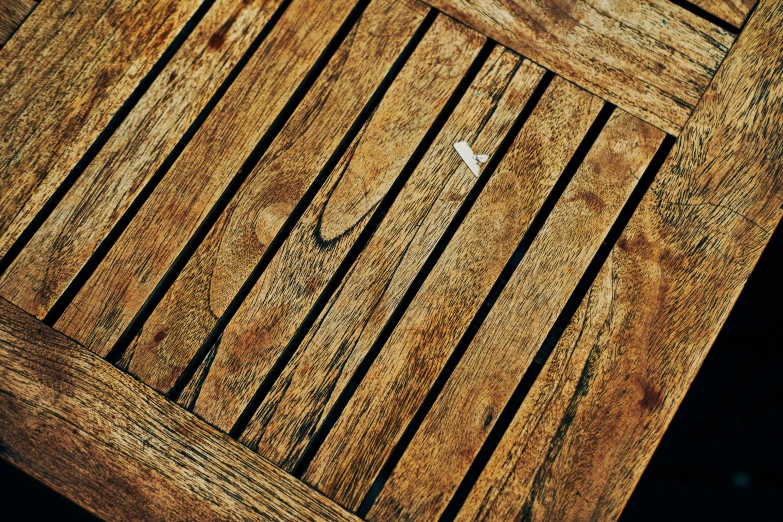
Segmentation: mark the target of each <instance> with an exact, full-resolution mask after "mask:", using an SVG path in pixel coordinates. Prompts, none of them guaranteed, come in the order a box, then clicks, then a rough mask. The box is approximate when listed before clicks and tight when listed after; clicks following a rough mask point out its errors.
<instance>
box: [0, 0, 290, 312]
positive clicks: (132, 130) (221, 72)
mask: <svg viewBox="0 0 783 522" xmlns="http://www.w3.org/2000/svg"><path fill="white" fill-rule="evenodd" d="M280 3H281V0H274V1H270V2H247V1H246V0H219V1H217V2H216V3H215V4H214V5H213V6H212V7H211V8H210V10H209V11H208V12H207V14H206V15H205V17H204V19H203V20H202V21H201V22H200V23H199V24H198V26H197V27H196V28H195V30H194V31H193V33H192V34H191V35H190V37H189V38H188V40H187V41H185V42H184V44H183V45H182V47H181V48H180V49H179V51H178V52H177V54H176V55H175V56H174V57H173V58H172V60H171V61H170V62H169V63H168V65H167V66H166V67H165V68H164V69H163V70H162V71H161V73H160V74H159V76H158V77H157V79H156V80H155V82H153V84H152V85H151V86H150V88H149V90H148V91H147V92H146V93H145V94H144V96H143V97H142V98H141V99H140V100H139V102H138V103H137V104H136V106H135V107H134V109H133V110H132V111H131V112H130V114H129V115H128V116H127V117H126V118H125V120H124V121H123V122H122V124H121V125H120V126H119V128H118V129H117V130H116V131H115V133H114V134H113V135H112V137H111V138H110V139H109V141H108V142H107V143H106V144H105V145H104V146H103V148H102V149H101V150H100V152H99V153H98V155H97V156H96V157H95V158H94V159H93V160H92V162H91V163H90V165H89V166H88V167H87V169H86V170H85V171H84V172H83V173H82V174H81V176H79V179H78V180H77V181H76V183H75V184H74V186H73V187H72V188H71V189H70V190H69V191H68V193H67V194H66V196H65V198H64V199H63V200H62V201H61V202H60V204H59V205H58V206H57V207H56V208H55V210H54V211H53V212H52V214H51V215H50V216H49V218H48V219H47V220H46V221H45V222H44V223H43V225H42V226H41V228H40V229H39V230H38V231H37V232H36V234H35V235H34V236H33V237H32V239H31V240H30V242H29V243H28V244H27V246H26V247H25V248H24V249H23V250H22V251H21V253H20V254H19V256H18V257H17V258H16V260H15V261H14V263H13V264H12V265H11V266H10V267H9V268H8V270H7V271H6V272H5V273H4V274H3V276H2V278H0V295H1V296H2V297H4V298H6V299H8V300H9V301H11V302H12V303H14V304H15V305H17V306H19V307H20V308H23V309H24V310H26V311H27V312H29V313H31V314H33V315H35V316H36V317H38V318H39V319H43V318H44V316H45V315H46V314H47V312H49V310H50V309H51V307H52V305H53V304H54V303H55V302H56V300H57V299H58V298H59V297H60V296H61V295H62V294H63V292H64V291H65V289H66V288H67V287H68V285H69V284H70V283H71V281H72V280H73V278H74V276H75V275H76V274H77V273H78V272H79V270H80V269H81V268H82V267H83V266H84V263H85V262H86V261H87V260H88V259H89V258H90V256H91V255H92V253H93V252H94V251H95V249H96V248H97V246H98V245H99V244H100V242H101V241H102V240H103V239H104V238H105V237H106V235H107V234H108V232H109V231H110V230H111V229H112V227H113V226H114V225H115V224H116V223H117V221H118V220H119V219H120V217H121V216H122V215H123V213H124V212H125V211H126V210H127V208H128V206H129V205H130V204H131V202H132V201H133V200H134V199H135V197H136V196H137V195H138V194H139V191H140V190H141V189H142V188H143V187H144V186H145V185H146V184H147V182H148V181H149V180H150V178H151V177H152V176H153V174H155V172H156V171H157V169H158V168H160V166H161V164H162V163H163V161H164V160H165V159H166V157H167V156H168V155H169V153H170V152H171V150H172V149H173V148H174V146H175V145H176V144H177V142H178V141H179V140H180V138H181V137H182V135H183V134H184V133H185V131H186V130H187V129H188V127H189V126H190V125H191V124H192V123H193V121H194V120H195V119H196V117H197V116H198V115H199V113H200V112H201V110H202V109H203V108H204V106H205V105H206V104H207V102H208V101H209V100H210V98H211V97H212V95H213V94H214V93H215V91H216V90H217V88H218V87H219V86H220V85H221V83H222V82H223V81H224V80H225V78H226V76H227V75H228V73H229V72H230V71H231V69H232V68H233V67H234V66H235V65H236V63H237V62H238V61H239V59H240V58H241V57H242V55H243V54H244V53H245V51H246V50H247V48H248V46H249V45H250V44H251V42H252V41H253V40H254V39H255V38H256V36H258V34H259V33H260V32H261V30H262V29H263V27H264V25H265V24H266V22H267V21H268V20H269V18H270V17H271V16H272V14H273V13H274V12H275V9H276V8H277V7H278V6H279V5H280Z"/></svg>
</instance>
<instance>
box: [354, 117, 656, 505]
mask: <svg viewBox="0 0 783 522" xmlns="http://www.w3.org/2000/svg"><path fill="white" fill-rule="evenodd" d="M663 138H664V133H663V132H661V131H659V130H657V129H655V128H654V127H652V126H650V125H648V124H646V123H644V122H642V121H641V120H639V119H637V118H635V117H633V116H631V115H629V114H628V113H625V112H622V111H620V110H617V111H615V112H614V114H613V115H612V117H611V118H610V120H609V121H608V123H607V124H606V126H605V127H604V129H603V131H602V132H601V134H600V135H599V136H598V138H597V140H596V142H595V143H594V145H593V147H592V148H591V149H590V152H589V153H588V154H587V156H586V157H585V159H584V161H583V163H582V165H581V166H580V167H579V170H578V171H577V172H576V174H575V175H574V178H573V179H572V180H571V182H570V183H569V185H568V187H567V188H566V190H565V191H564V193H563V195H562V196H561V198H560V199H559V201H558V202H557V204H556V205H555V207H554V208H553V209H552V213H551V214H550V215H549V217H548V218H547V221H546V223H545V224H544V226H543V227H542V229H541V230H540V232H539V233H538V234H537V235H536V238H535V240H534V241H533V243H532V244H531V245H530V248H529V250H528V251H527V253H526V254H525V257H524V259H523V260H522V262H521V263H520V265H519V266H518V267H517V269H516V270H515V271H514V274H513V276H512V277H511V279H510V280H509V282H508V284H507V286H506V287H505V288H504V290H503V292H502V293H501V294H500V296H499V297H498V300H497V301H496V302H495V304H494V306H493V308H492V311H491V312H490V313H489V315H488V316H487V318H486V320H485V321H484V323H483V324H482V325H481V327H480V329H479V331H478V332H477V334H476V337H475V338H474V339H473V341H472V342H471V344H470V345H469V347H468V349H467V351H466V352H465V354H464V356H463V357H462V359H461V360H460V362H459V364H458V365H457V367H456V369H455V370H454V373H453V374H452V375H451V377H450V378H449V380H448V381H447V383H446V385H445V387H444V389H443V391H442V392H441V393H440V395H439V396H438V398H437V399H436V401H435V403H434V404H433V406H432V409H431V410H430V412H429V413H428V414H427V416H426V417H425V419H424V421H423V423H422V425H421V426H420V428H419V429H418V431H417V432H416V435H415V436H414V438H413V440H412V441H411V443H410V445H409V446H408V448H407V450H406V451H405V453H404V454H403V456H402V459H401V460H400V462H399V463H398V465H397V466H396V468H395V469H394V472H393V473H392V474H391V476H390V478H389V480H388V482H387V483H386V485H385V487H384V488H383V490H382V491H381V494H380V496H379V497H378V499H377V501H376V503H375V505H374V506H373V507H372V509H371V511H370V513H369V514H368V517H367V518H368V520H435V519H437V518H438V517H439V516H440V515H441V514H442V513H443V510H444V509H445V508H446V506H447V505H448V503H449V500H450V499H451V497H452V496H453V495H454V492H455V490H456V489H457V487H458V486H459V484H460V482H461V480H462V478H463V477H464V476H465V474H466V473H467V471H468V468H469V467H470V465H471V463H472V462H473V459H474V458H475V456H476V454H477V453H478V450H479V449H480V448H481V446H482V445H483V443H484V441H485V440H486V438H487V435H488V434H489V432H490V430H492V428H493V426H494V425H495V421H496V420H497V418H498V415H499V414H500V412H501V411H502V410H503V407H504V406H505V404H506V403H507V402H508V400H509V399H510V398H511V394H512V393H513V392H514V389H515V388H516V386H517V385H518V384H519V381H520V380H521V379H522V376H523V375H524V373H525V371H526V370H527V368H528V367H529V366H530V363H531V362H532V361H533V357H534V356H535V354H536V352H537V351H538V349H539V348H540V347H541V345H542V344H543V342H544V340H545V338H546V336H547V334H548V333H549V331H550V330H551V328H552V326H553V325H554V322H555V320H556V319H557V317H558V315H559V314H560V312H561V311H562V310H563V307H564V306H565V304H566V301H568V299H569V297H570V296H571V293H572V292H573V291H574V288H575V287H576V285H577V283H578V282H579V280H580V279H581V277H582V275H583V274H584V271H585V269H586V268H587V265H588V264H589V263H590V261H592V259H593V256H595V254H596V252H597V251H598V247H599V246H600V245H601V242H602V241H603V240H604V238H605V237H606V234H607V233H608V232H609V228H610V227H611V226H612V224H613V223H614V221H615V220H616V219H617V216H618V214H619V213H620V210H621V209H622V207H623V205H624V204H625V202H626V201H627V200H628V197H629V196H630V195H631V192H632V191H633V189H634V188H635V187H636V184H637V181H638V180H639V178H641V176H642V174H644V171H645V169H646V168H647V165H648V164H649V163H650V160H652V157H653V155H654V154H655V152H656V150H657V149H658V146H659V145H660V144H661V142H662V141H663ZM553 274H556V277H554V278H553ZM444 462H448V463H449V464H448V466H443V465H441V463H444Z"/></svg>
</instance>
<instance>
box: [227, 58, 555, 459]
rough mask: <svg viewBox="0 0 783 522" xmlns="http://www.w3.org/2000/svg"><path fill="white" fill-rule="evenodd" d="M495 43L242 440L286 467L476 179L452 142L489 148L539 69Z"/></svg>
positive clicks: (493, 146) (514, 115)
mask: <svg viewBox="0 0 783 522" xmlns="http://www.w3.org/2000/svg"><path fill="white" fill-rule="evenodd" d="M543 72H544V71H543V69H541V68H540V67H538V66H537V65H535V64H533V63H532V62H530V61H526V60H525V61H523V59H522V58H521V57H519V56H518V55H516V54H515V53H513V52H512V51H509V50H508V49H504V48H502V47H500V46H498V47H496V48H495V49H494V50H493V52H492V54H491V55H490V57H489V59H488V60H487V63H486V64H485V65H484V67H483V68H482V70H481V71H480V72H479V74H478V76H477V77H476V79H475V81H474V82H473V83H472V84H471V86H470V87H469V88H468V90H467V91H466V92H465V95H464V96H463V98H462V100H461V101H460V104H459V105H458V106H457V107H456V108H455V110H454V113H453V115H452V116H451V118H450V119H449V121H448V122H447V123H446V125H445V126H444V128H443V130H442V131H441V133H440V134H439V135H438V137H437V139H436V140H435V141H434V142H433V145H432V146H431V147H430V149H429V151H428V152H427V154H426V155H425V156H424V157H423V158H422V160H421V163H420V164H419V166H418V167H417V169H416V170H415V171H414V172H413V174H412V175H411V178H410V180H409V181H408V182H407V183H406V185H405V187H404V188H403V189H402V191H401V192H400V195H399V196H398V197H397V199H396V200H395V201H394V204H393V205H392V206H391V208H390V209H389V211H388V213H387V215H386V217H385V218H384V220H383V222H382V223H381V224H380V226H379V227H378V230H377V231H376V232H375V234H374V235H373V237H372V239H371V240H370V241H369V243H368V244H367V246H366V247H365V249H364V250H363V251H362V253H361V255H360V256H359V257H358V259H357V260H356V262H355V263H354V265H353V267H352V268H351V270H350V272H349V273H348V274H347V275H346V277H345V280H344V281H343V282H342V283H341V285H340V287H339V288H338V289H337V290H336V291H335V293H334V295H333V297H332V298H331V299H330V301H329V303H327V305H326V306H325V308H324V311H323V312H322V313H321V314H320V316H319V317H318V319H317V320H316V321H315V325H316V326H315V327H314V328H313V330H312V331H311V332H310V333H309V334H308V336H307V337H306V338H305V339H304V341H303V342H302V345H301V346H300V347H299V348H298V350H297V351H296V353H295V355H294V356H293V358H292V359H291V361H290V362H289V364H288V365H287V366H286V368H285V370H284V371H283V373H282V375H281V376H280V378H279V379H278V380H277V382H275V384H274V385H273V387H272V388H271V390H270V392H269V394H268V396H267V397H266V398H265V399H264V401H263V402H262V404H261V406H260V407H259V409H258V411H257V413H256V414H255V415H254V416H253V418H252V420H251V421H250V423H249V424H248V426H247V429H246V430H245V432H244V433H243V434H242V436H241V438H240V441H241V442H243V443H244V444H245V445H247V446H249V447H250V448H253V449H256V450H257V451H258V452H259V453H260V454H261V455H263V456H264V457H266V458H268V459H270V460H272V461H273V462H275V463H276V464H278V465H280V466H281V467H283V468H284V469H293V467H294V466H295V465H296V463H297V462H298V461H299V459H300V458H301V456H302V453H303V452H304V450H305V448H306V447H307V444H308V443H309V442H310V440H311V439H312V437H313V435H314V434H315V433H316V432H317V430H318V429H319V428H320V427H321V425H322V423H323V417H324V416H325V415H326V413H327V412H328V411H329V410H330V409H331V408H332V406H333V404H334V402H335V400H336V399H337V397H339V396H340V393H341V392H343V390H344V389H345V386H346V384H347V382H348V380H349V379H350V378H351V376H352V375H353V373H354V371H355V370H356V367H357V365H358V364H359V362H360V361H361V360H362V359H363V358H364V357H365V355H366V354H367V352H368V351H369V350H370V348H371V346H372V345H373V343H374V341H375V340H376V339H377V337H378V334H379V333H380V331H381V329H382V328H383V326H384V325H385V324H386V322H387V321H388V320H389V317H390V315H391V313H392V312H393V311H394V309H395V307H396V306H397V304H398V303H399V302H400V300H401V299H402V297H403V295H404V294H405V293H406V291H407V290H408V288H409V286H410V284H411V282H412V281H413V280H414V278H415V276H416V274H417V273H418V272H419V270H420V269H421V267H422V265H423V264H424V262H425V261H426V259H427V257H428V256H429V255H430V254H431V252H432V250H433V248H434V247H435V245H436V244H437V242H438V241H439V240H440V238H441V236H442V234H443V232H444V230H445V229H446V227H447V225H448V224H449V223H450V222H451V221H452V218H453V217H454V214H455V213H456V212H457V210H458V209H459V208H460V206H461V205H462V204H463V202H464V200H465V197H466V196H467V195H468V192H469V191H470V190H471V188H472V187H473V185H474V184H475V180H476V178H475V177H474V176H473V174H472V173H471V172H470V170H469V169H468V168H467V167H466V166H465V165H464V163H463V162H462V160H461V159H460V157H459V156H458V155H457V153H456V152H455V151H454V149H453V145H454V143H455V142H457V141H460V140H466V141H467V142H468V143H470V144H471V146H472V147H473V149H474V150H476V151H480V152H481V153H486V154H488V155H490V156H491V155H492V154H494V153H495V151H496V150H497V147H498V146H499V145H500V142H501V140H502V139H503V138H504V136H505V134H506V133H507V132H508V130H509V128H510V127H511V125H512V123H513V122H514V120H515V119H516V118H517V117H518V115H519V113H520V111H521V110H522V108H523V107H524V105H525V103H526V102H527V100H528V98H529V97H530V95H531V94H532V92H533V90H534V89H535V87H536V85H537V84H538V82H539V81H540V80H541V77H542V75H543Z"/></svg>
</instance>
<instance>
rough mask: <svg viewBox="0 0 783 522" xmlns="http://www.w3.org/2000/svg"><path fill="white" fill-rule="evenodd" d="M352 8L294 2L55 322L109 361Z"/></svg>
mask: <svg viewBox="0 0 783 522" xmlns="http://www.w3.org/2000/svg"><path fill="white" fill-rule="evenodd" d="M353 6H354V1H353V0H337V1H335V2H328V3H327V2H318V1H314V0H294V2H292V4H291V5H290V6H289V7H288V9H286V11H285V13H284V14H283V17H282V18H281V19H280V20H279V21H278V23H277V24H276V26H275V28H274V30H273V31H272V32H271V33H270V34H269V35H268V36H267V38H266V39H265V40H264V43H263V45H262V46H261V47H260V48H259V49H258V51H257V52H256V53H255V54H254V55H253V58H252V59H251V60H250V61H249V62H248V64H247V65H246V66H245V68H244V69H243V70H242V72H241V74H240V75H239V76H238V77H237V79H236V81H234V83H233V84H232V85H231V88H230V89H229V90H228V91H227V92H226V94H225V95H224V96H223V98H222V99H221V100H220V103H219V104H218V105H217V106H216V107H215V109H214V111H212V113H211V114H210V116H209V118H208V119H207V121H205V122H204V124H203V126H202V127H201V129H200V130H199V132H198V133H197V134H196V135H195V136H194V137H193V139H192V141H191V142H190V144H189V145H188V147H187V148H186V149H185V150H184V151H183V152H182V155H181V156H179V158H178V159H177V161H176V162H175V163H174V165H173V166H172V167H171V170H170V171H169V172H168V173H167V175H166V176H165V177H164V178H163V180H162V182H161V183H160V185H158V187H157V188H156V189H155V191H154V192H153V193H152V195H151V196H150V198H149V199H148V200H147V201H146V203H145V204H144V206H143V207H142V208H141V210H140V211H139V213H138V215H137V216H136V217H135V218H134V219H133V221H132V222H131V223H130V224H129V225H128V228H127V229H126V230H125V232H124V233H123V234H122V236H120V238H119V239H118V240H117V243H116V244H115V245H114V247H113V248H112V249H111V251H110V252H109V254H108V255H107V256H106V258H105V259H104V260H103V262H102V263H101V264H100V266H99V267H98V268H97V269H96V270H95V272H94V273H93V275H92V276H91V277H90V279H89V280H88V281H87V282H86V283H85V285H84V287H83V288H82V290H81V291H80V292H79V293H78V294H77V295H76V297H75V298H74V299H73V301H72V303H71V305H70V306H69V307H68V308H67V309H66V310H65V312H64V313H63V315H62V316H61V317H60V319H59V320H58V321H57V323H56V328H57V329H58V330H61V331H63V332H65V333H66V334H67V335H68V336H70V337H71V338H72V339H75V340H76V341H78V342H80V343H82V344H83V345H84V346H86V347H87V348H89V349H90V350H92V351H94V352H96V353H98V354H106V353H107V352H108V351H109V350H110V349H111V347H112V346H113V344H114V342H115V341H116V340H117V338H118V337H119V336H120V334H121V333H122V331H123V330H124V328H125V327H126V326H127V325H128V323H129V322H130V321H131V320H132V319H133V317H134V316H135V315H136V313H137V312H138V311H139V308H141V306H142V305H143V304H144V302H145V301H146V299H147V298H148V297H149V295H150V293H151V292H152V290H153V289H154V288H155V286H156V285H157V284H158V282H159V281H160V278H161V277H162V276H163V274H164V273H165V272H166V270H167V269H168V268H169V267H170V266H171V264H172V262H173V261H174V259H175V258H176V256H177V254H179V252H180V250H181V249H182V248H183V247H184V245H185V244H186V242H187V241H188V239H190V237H191V235H192V234H193V233H194V232H195V231H196V229H197V227H198V225H199V224H200V223H201V221H202V220H203V219H204V218H205V217H206V215H207V213H208V212H209V210H210V209H211V208H212V206H213V205H214V204H215V202H216V201H217V199H218V198H219V196H220V194H222V192H223V191H224V190H225V189H226V187H227V185H228V184H229V182H230V181H231V179H232V178H233V176H234V175H235V174H237V172H238V171H239V169H240V168H241V166H242V164H243V163H244V161H245V160H246V159H247V157H248V156H249V155H250V153H251V151H252V150H253V148H254V147H255V145H256V144H257V142H258V141H259V140H260V139H261V137H262V136H263V135H264V133H265V132H266V131H267V130H268V129H269V127H270V125H271V124H272V122H273V120H274V118H275V116H276V115H277V114H278V113H279V112H280V110H281V109H282V108H283V107H284V105H285V103H286V102H287V101H288V98H289V97H290V96H291V95H292V94H293V93H294V90H295V89H296V87H297V86H298V85H299V83H300V82H301V81H302V79H303V78H304V77H305V75H306V74H307V72H308V71H309V70H310V68H311V67H312V66H313V65H314V63H315V62H316V60H317V59H318V57H319V56H320V55H321V53H322V52H323V50H324V48H325V47H326V46H327V44H328V43H329V41H330V40H331V39H332V37H333V36H334V35H335V33H336V32H337V30H338V29H339V27H340V26H341V24H342V23H343V21H344V20H345V19H346V18H347V16H348V14H349V13H350V11H351V8H352V7H353Z"/></svg>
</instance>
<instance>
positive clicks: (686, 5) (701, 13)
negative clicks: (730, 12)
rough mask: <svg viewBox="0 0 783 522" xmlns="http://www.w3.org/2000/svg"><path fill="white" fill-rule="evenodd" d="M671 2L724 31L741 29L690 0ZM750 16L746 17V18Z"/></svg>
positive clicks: (734, 32)
mask: <svg viewBox="0 0 783 522" xmlns="http://www.w3.org/2000/svg"><path fill="white" fill-rule="evenodd" d="M669 1H670V2H671V3H673V4H674V5H676V6H677V7H681V8H683V9H685V10H686V11H688V12H689V13H691V14H694V15H696V16H698V17H699V18H703V19H704V20H707V21H708V22H710V23H711V24H713V25H717V26H718V27H720V28H721V29H723V30H724V31H727V32H729V33H731V34H735V35H736V34H739V32H740V29H739V28H738V27H734V25H732V24H730V23H729V22H727V21H725V20H723V19H722V18H718V17H717V16H715V15H714V14H712V13H710V12H708V11H705V10H704V9H702V8H701V7H699V6H697V5H695V4H692V3H690V2H689V1H688V0H669ZM749 17H750V13H748V18H749ZM748 18H745V19H746V20H747V19H748Z"/></svg>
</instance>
